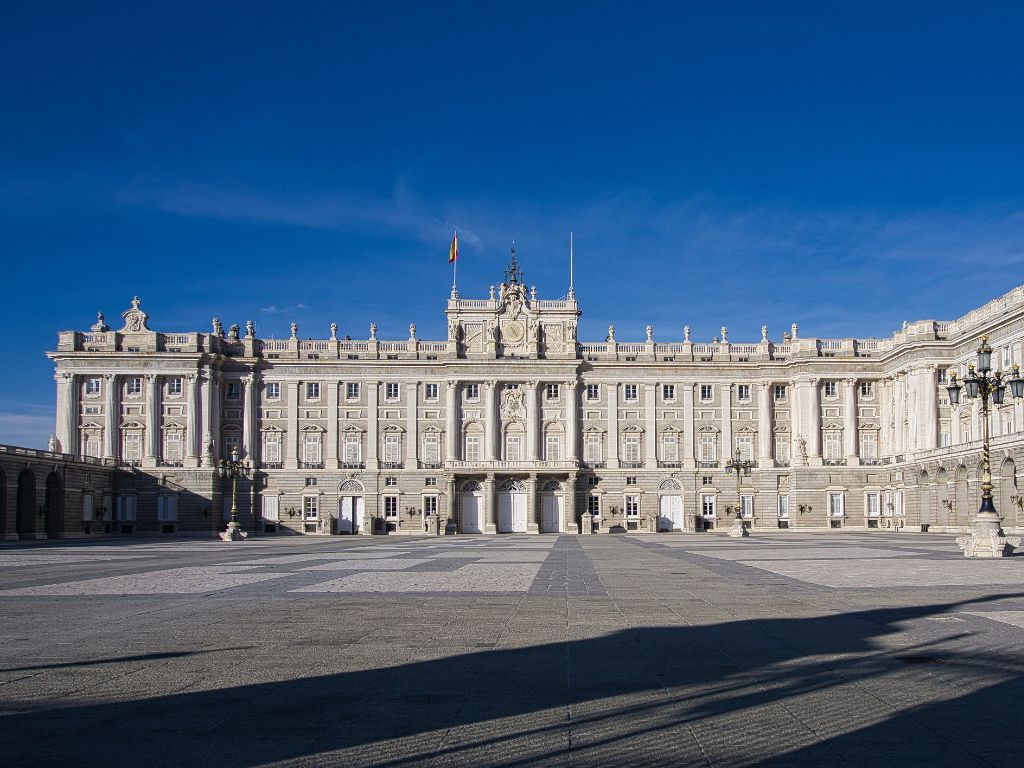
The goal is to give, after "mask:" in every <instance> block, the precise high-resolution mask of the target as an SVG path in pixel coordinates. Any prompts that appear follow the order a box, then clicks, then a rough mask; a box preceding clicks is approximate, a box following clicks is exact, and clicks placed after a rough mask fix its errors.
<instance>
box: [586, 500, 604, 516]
mask: <svg viewBox="0 0 1024 768" xmlns="http://www.w3.org/2000/svg"><path fill="white" fill-rule="evenodd" d="M587 512H589V513H590V514H591V515H593V516H594V517H600V516H601V497H600V496H587Z"/></svg>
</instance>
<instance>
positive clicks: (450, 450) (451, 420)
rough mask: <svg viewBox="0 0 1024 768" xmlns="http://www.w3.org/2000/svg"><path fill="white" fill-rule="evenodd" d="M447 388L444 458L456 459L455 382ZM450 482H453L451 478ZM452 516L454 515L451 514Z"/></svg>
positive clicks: (450, 383) (457, 435)
mask: <svg viewBox="0 0 1024 768" xmlns="http://www.w3.org/2000/svg"><path fill="white" fill-rule="evenodd" d="M446 386H447V389H446V390H445V403H444V408H445V411H444V418H445V429H446V430H447V431H446V432H445V436H444V437H445V456H444V458H445V460H448V459H458V458H459V449H458V439H459V419H458V401H457V400H456V394H457V392H458V390H457V389H456V382H455V381H454V380H449V381H448V383H447V385H446ZM451 482H453V483H454V482H455V481H454V480H452V481H451ZM453 517H454V515H453Z"/></svg>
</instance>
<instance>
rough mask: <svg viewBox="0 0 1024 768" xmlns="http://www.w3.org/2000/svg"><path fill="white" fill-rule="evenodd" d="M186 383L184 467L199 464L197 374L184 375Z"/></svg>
mask: <svg viewBox="0 0 1024 768" xmlns="http://www.w3.org/2000/svg"><path fill="white" fill-rule="evenodd" d="M185 381H186V382H187V385H188V402H187V403H186V412H185V461H184V464H185V466H186V467H192V468H194V467H198V466H199V450H200V449H199V374H197V373H190V374H188V375H187V376H186V377H185Z"/></svg>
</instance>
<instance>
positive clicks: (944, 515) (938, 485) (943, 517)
mask: <svg viewBox="0 0 1024 768" xmlns="http://www.w3.org/2000/svg"><path fill="white" fill-rule="evenodd" d="M952 498H953V495H952V486H951V485H950V482H949V475H947V474H946V469H945V468H944V467H939V471H938V472H936V473H935V524H936V525H953V520H954V519H955V518H954V516H953V515H952V514H951V513H950V508H949V505H950V503H951V501H950V500H951V499H952Z"/></svg>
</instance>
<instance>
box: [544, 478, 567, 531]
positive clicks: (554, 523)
mask: <svg viewBox="0 0 1024 768" xmlns="http://www.w3.org/2000/svg"><path fill="white" fill-rule="evenodd" d="M540 530H541V533H562V531H564V530H565V495H564V493H563V491H562V484H561V483H559V482H558V481H557V480H548V481H547V482H546V483H544V486H543V488H542V489H541V520H540Z"/></svg>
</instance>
